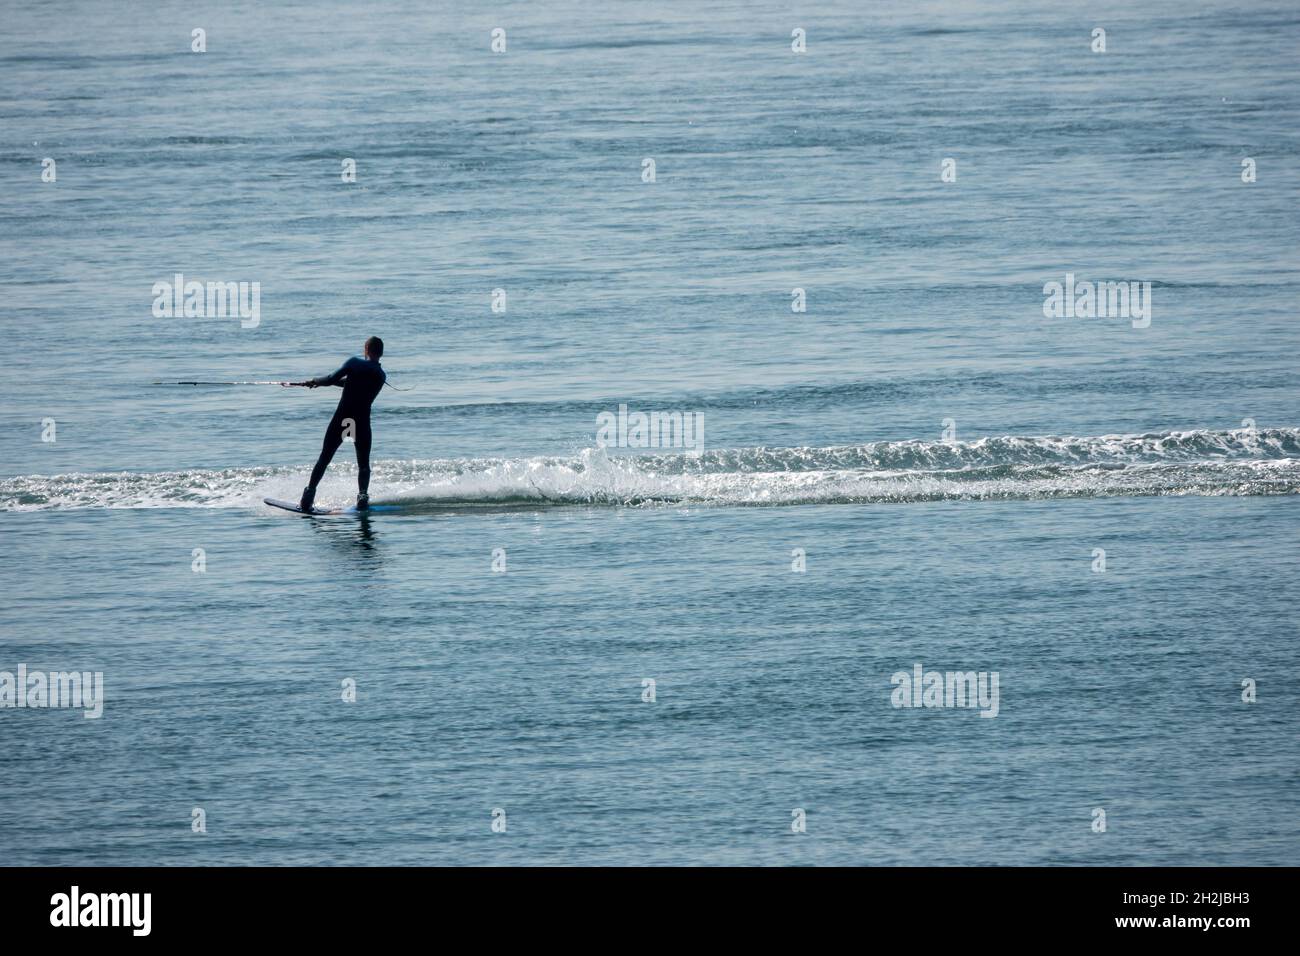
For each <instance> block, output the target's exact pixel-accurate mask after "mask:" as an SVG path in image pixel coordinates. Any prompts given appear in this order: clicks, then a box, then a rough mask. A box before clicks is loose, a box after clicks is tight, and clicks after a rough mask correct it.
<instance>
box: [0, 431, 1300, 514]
mask: <svg viewBox="0 0 1300 956" xmlns="http://www.w3.org/2000/svg"><path fill="white" fill-rule="evenodd" d="M306 470H307V469H306V468H305V467H299V468H294V467H273V468H227V469H220V470H191V471H171V472H154V473H143V474H137V473H128V472H117V473H103V474H68V475H53V476H40V475H30V476H21V477H16V478H6V479H2V480H0V510H7V511H39V510H45V509H69V508H236V507H252V506H260V505H261V500H262V498H263V497H281V498H296V497H297V494H298V492H299V490H301V487H302V485H303V482H304V478H305V475H306ZM354 474H355V466H343V465H340V466H338V467H336V468H335V469H333V470H332V471H331V477H330V478H329V479H327V481H326V482H325V483H324V484H323V485H322V487H321V494H320V495H319V496H318V499H317V500H318V503H324V504H329V503H335V502H341V501H345V500H347V499H348V498H349V497H350V495H351V494H353V493H354V491H353V489H354V488H355V485H354V484H353V481H354V478H353V477H352V476H353V475H354ZM372 488H373V489H374V491H375V492H376V494H375V501H376V503H381V502H382V503H398V504H402V505H404V506H405V507H406V508H408V509H410V510H413V511H419V510H430V511H435V510H439V509H445V508H450V507H455V508H468V507H473V506H487V507H516V506H517V507H533V508H536V507H553V506H558V505H616V506H638V505H654V504H700V505H718V506H729V505H730V506H745V505H750V506H752V505H797V504H855V503H872V502H921V501H941V500H999V499H1050V498H1085V497H1113V496H1141V495H1285V494H1296V493H1297V492H1300V429H1295V428H1274V429H1260V430H1258V431H1249V430H1234V431H1186V432H1169V433H1165V434H1146V435H1102V436H1098V437H1085V438H1074V437H1068V438H1063V437H1039V438H1018V437H1001V438H981V439H979V440H977V441H971V442H952V443H947V442H929V441H897V442H870V443H868V444H865V445H852V446H840V447H830V448H735V449H720V450H717V451H707V452H704V453H703V454H700V455H698V456H692V455H685V454H622V453H620V454H608V453H607V452H606V451H605V450H603V449H588V450H585V451H582V452H580V453H578V454H576V455H571V456H567V457H535V458H465V459H429V460H412V461H387V462H378V463H376V465H375V467H374V475H373V478H372Z"/></svg>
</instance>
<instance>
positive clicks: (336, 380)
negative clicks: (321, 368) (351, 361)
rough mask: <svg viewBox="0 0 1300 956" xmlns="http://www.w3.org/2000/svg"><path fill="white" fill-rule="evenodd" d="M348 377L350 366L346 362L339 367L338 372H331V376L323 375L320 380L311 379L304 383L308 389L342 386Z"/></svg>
mask: <svg viewBox="0 0 1300 956" xmlns="http://www.w3.org/2000/svg"><path fill="white" fill-rule="evenodd" d="M347 377H348V365H347V363H346V362H344V363H343V364H342V365H341V366H339V368H338V371H335V372H331V373H330V374H329V375H322V376H321V377H320V378H309V379H307V381H305V382H303V384H304V385H306V386H307V387H308V388H320V387H321V386H322V385H342V384H343V380H344V379H345V378H347Z"/></svg>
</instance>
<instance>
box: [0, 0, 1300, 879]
mask: <svg viewBox="0 0 1300 956" xmlns="http://www.w3.org/2000/svg"><path fill="white" fill-rule="evenodd" d="M3 6H4V10H3V13H2V15H3V20H4V26H3V28H0V79H2V80H3V82H2V83H0V224H2V225H3V229H2V230H0V292H2V293H3V295H2V296H0V330H2V331H3V332H4V340H5V342H6V343H7V345H8V354H7V356H6V359H5V368H4V372H3V381H4V395H5V401H4V402H3V404H2V405H0V512H2V513H0V534H2V535H3V538H2V539H0V542H2V546H0V575H3V581H4V585H5V595H6V596H5V600H4V601H3V603H2V604H0V672H16V671H17V669H18V667H19V665H20V664H25V665H27V667H28V669H29V670H32V671H36V670H44V671H71V670H76V671H100V672H102V673H103V681H104V700H103V715H102V716H101V717H100V718H99V719H85V718H84V717H83V716H82V713H81V712H79V711H78V710H75V709H36V708H23V709H6V708H2V707H0V742H3V746H0V862H3V863H18V864H26V863H94V864H101V863H102V864H207V863H221V864H236V863H238V864H248V863H339V864H390V863H465V864H642V863H655V864H724V863H737V864H751V863H763V864H983V863H996V864H1047V863H1070V864H1126V865H1138V864H1141V865H1149V864H1284V863H1294V862H1295V860H1296V855H1297V850H1298V849H1300V822H1298V821H1300V813H1298V812H1297V811H1300V734H1298V732H1297V731H1298V730H1300V686H1298V685H1297V681H1296V674H1297V673H1300V649H1298V648H1297V636H1298V635H1297V616H1296V610H1295V600H1296V594H1297V593H1298V592H1300V551H1298V550H1297V541H1298V538H1297V532H1300V497H1297V495H1298V493H1300V389H1298V388H1297V376H1296V355H1297V350H1298V347H1300V327H1298V326H1297V317H1296V302H1297V293H1298V292H1300V220H1298V218H1297V208H1298V205H1300V162H1297V152H1298V149H1300V11H1297V10H1296V9H1295V7H1294V5H1292V4H1289V3H1244V4H1238V3H1209V4H1191V5H1188V4H1185V3H1173V2H1170V3H1143V4H1139V5H1136V6H1135V5H1133V4H1130V3H1100V4H1096V3H1089V4H1083V3H1049V2H1039V3H1031V4H1019V3H1017V4H1010V3H980V4H974V3H971V4H965V3H923V4H917V3H896V4H894V3H891V4H879V5H877V4H871V5H866V4H860V3H851V2H837V3H830V4H819V5H817V8H816V10H815V11H811V10H810V11H808V12H792V11H791V9H790V7H789V5H787V4H779V3H766V2H764V3H728V4H720V5H708V6H707V7H705V6H701V5H698V4H691V3H672V4H660V3H608V4H600V5H588V4H579V3H574V2H567V0H566V2H561V3H547V4H535V3H503V4H494V5H491V6H490V8H488V7H482V6H480V5H470V4H465V5H455V6H452V7H450V8H442V7H441V6H438V7H433V6H431V5H427V4H420V3H392V2H377V3H376V2H372V3H354V2H329V3H312V4H305V3H304V4H283V5H274V6H269V5H266V4H262V3H253V2H241V3H231V4H223V5H220V7H219V8H213V9H209V10H205V11H204V12H203V13H202V14H198V13H195V12H193V10H192V9H191V5H188V4H180V3H164V4H158V5H155V4H150V5H116V4H114V5H104V4H96V3H89V2H86V3H55V4H47V5H39V6H34V7H33V6H24V5H19V4H17V3H8V2H6V3H4V4H3ZM200 27H201V28H203V29H204V30H206V44H207V50H206V52H205V53H202V54H199V53H194V52H191V49H190V44H191V31H192V30H194V29H195V28H200ZM1095 27H1103V28H1104V29H1105V30H1106V44H1107V50H1106V52H1105V53H1104V54H1103V53H1094V52H1092V50H1091V49H1090V45H1091V43H1092V42H1093V41H1092V37H1091V35H1092V31H1093V29H1094V28H1095ZM494 28H502V29H504V30H505V35H506V43H507V47H506V51H505V52H504V53H501V54H496V53H493V52H492V49H491V42H492V37H491V34H492V31H493V29H494ZM796 28H802V29H803V30H805V31H806V37H807V52H806V53H805V54H796V53H794V52H792V50H791V42H792V40H791V32H792V31H793V30H795V29H796ZM47 157H48V158H51V159H53V160H54V161H55V164H56V166H55V168H56V173H57V179H56V181H54V182H42V178H41V174H42V160H44V159H45V158H47ZM948 158H951V159H954V160H955V170H956V180H955V181H954V182H944V181H942V180H941V177H940V172H941V163H942V162H943V160H945V159H948ZM345 159H353V160H355V164H356V182H354V183H345V182H343V181H342V176H341V171H342V168H343V165H342V164H343V160H345ZM646 159H652V160H653V161H654V170H655V176H654V179H655V181H654V182H646V181H644V180H643V169H644V163H643V161H644V160H646ZM1245 159H1252V160H1254V163H1255V170H1256V181H1255V182H1250V183H1246V182H1243V181H1242V172H1243V160H1245ZM177 273H181V274H183V275H184V276H185V278H186V279H187V280H190V279H195V280H199V281H205V282H206V281H221V282H250V283H251V282H257V283H259V284H260V285H259V289H260V312H259V314H258V317H257V324H256V325H255V326H251V327H247V328H245V327H243V324H241V322H240V320H239V319H238V318H194V317H191V318H185V317H183V316H173V317H161V318H160V317H157V316H155V315H154V312H153V308H152V306H153V301H154V293H153V291H152V289H153V286H154V284H155V283H159V282H171V281H173V277H174V276H175V275H176V274H177ZM1067 273H1071V274H1073V275H1074V276H1075V277H1076V279H1077V280H1079V281H1082V280H1091V281H1104V280H1112V281H1132V282H1138V283H1142V282H1149V283H1150V303H1151V316H1150V318H1151V321H1150V324H1149V326H1147V327H1134V323H1132V322H1130V320H1129V319H1128V318H1047V317H1045V315H1044V310H1043V303H1044V291H1043V286H1044V284H1045V283H1048V282H1052V281H1057V282H1062V283H1064V282H1065V279H1066V274H1067ZM795 289H802V290H804V296H805V299H806V311H803V312H796V311H792V308H791V303H792V293H793V290H795ZM494 290H503V291H504V294H505V303H506V305H505V309H504V311H494V309H493V307H492V306H493V297H494ZM244 324H247V323H244ZM1138 324H1139V325H1140V324H1141V323H1138ZM372 334H377V335H380V336H382V337H383V338H384V340H385V342H386V345H387V350H386V354H385V356H384V365H385V367H386V368H387V369H388V372H389V377H390V381H391V382H392V383H393V384H395V385H398V386H401V387H402V388H404V389H405V388H408V387H409V389H410V390H409V391H401V392H399V391H394V390H385V392H384V393H383V394H382V395H381V396H380V398H379V400H378V401H377V403H376V406H375V417H374V429H375V452H374V454H375V458H376V459H377V463H376V466H375V475H374V480H373V486H372V494H373V495H374V498H375V500H376V501H379V502H384V503H388V504H398V505H401V510H398V511H395V512H390V513H383V514H376V515H374V516H372V517H370V518H366V519H360V518H357V517H352V516H340V517H335V518H328V519H315V520H314V519H306V518H302V517H298V516H294V515H290V514H286V513H283V512H275V511H272V510H271V509H268V508H266V507H265V506H263V505H262V504H261V500H262V498H263V497H265V496H273V497H296V495H297V493H298V492H299V491H300V489H301V487H302V485H303V483H304V481H305V476H306V473H307V470H308V468H309V467H310V464H311V462H312V461H313V459H314V457H315V455H316V452H317V450H318V448H319V445H320V441H321V437H322V434H323V430H324V426H325V423H326V421H327V420H328V417H329V415H330V412H331V411H332V408H333V399H334V397H335V396H334V395H331V394H329V393H328V392H327V391H325V390H321V391H310V392H309V391H307V390H300V389H291V390H290V389H280V388H276V387H274V386H270V387H266V386H244V387H190V386H182V387H167V386H157V385H152V384H150V383H153V382H157V381H178V380H194V379H201V380H263V379H285V378H292V379H301V378H305V377H308V376H315V375H321V374H324V373H326V372H328V371H331V370H332V369H334V368H335V367H337V366H338V365H339V364H340V363H341V362H342V360H343V359H345V358H346V357H347V356H349V355H352V354H357V353H358V352H359V351H360V348H361V343H362V341H363V340H364V339H365V338H366V336H368V335H372ZM620 404H622V405H627V406H628V407H629V409H630V410H631V411H638V410H639V411H644V412H650V411H663V412H682V413H685V414H692V415H695V414H697V415H702V418H703V422H704V443H703V444H704V451H703V453H701V454H690V453H683V450H682V449H671V450H668V451H656V450H651V449H641V448H608V449H601V448H598V447H597V440H596V438H597V416H599V415H601V413H603V412H613V413H617V411H618V408H619V406H620ZM51 422H52V424H51ZM43 437H44V438H54V439H55V440H53V441H48V440H42V439H43ZM354 489H355V466H354V464H353V462H352V460H351V449H350V446H347V445H345V446H344V447H343V449H342V450H341V451H340V453H339V456H338V457H337V459H336V464H335V466H334V467H333V468H332V469H331V471H330V473H329V475H328V477H327V479H326V481H325V483H324V484H323V485H322V488H321V492H320V498H321V500H322V501H323V502H324V503H327V504H346V503H347V502H348V501H349V499H350V496H351V494H352V493H353V492H354ZM196 549H201V550H200V551H199V552H198V554H197V555H196ZM1098 549H1100V550H1101V551H1104V558H1099V557H1098V554H1099V552H1098ZM1102 560H1104V570H1099V562H1100V561H1102ZM494 562H495V564H496V567H498V568H501V567H504V573H500V572H499V571H494V570H493V567H494ZM799 564H802V565H803V567H804V568H805V570H803V571H802V573H800V572H799V571H796V570H794V567H795V566H797V565H799ZM196 567H197V568H199V570H195V568H196ZM917 664H921V665H922V666H923V668H924V669H925V670H936V671H941V672H947V671H954V672H957V671H960V672H966V671H976V672H985V673H989V674H991V673H993V672H996V673H997V674H998V678H999V684H998V687H999V694H1000V696H999V699H998V709H997V716H996V717H995V718H993V719H982V718H981V717H980V716H979V713H980V712H979V709H972V708H965V709H963V708H955V707H954V708H924V707H923V708H911V707H907V708H899V707H895V706H893V702H892V700H891V695H892V694H893V692H894V685H893V683H892V682H891V677H892V676H893V675H894V674H896V673H897V672H900V671H901V672H906V673H908V674H911V673H912V671H913V668H914V666H915V665H917ZM650 680H652V681H653V682H654V683H653V696H654V700H653V701H649V700H645V699H643V697H646V696H650V693H649V691H650V689H651V687H650V686H649V685H647V682H648V681H650ZM2 681H3V678H2V677H0V682H2ZM1244 681H1253V682H1254V685H1253V686H1254V688H1255V693H1256V695H1257V700H1256V702H1254V703H1247V702H1245V701H1243V699H1242V698H1243V682H1244ZM345 682H355V693H356V700H355V702H353V703H348V702H345V701H344V700H343V699H342V697H343V695H344V685H345ZM348 686H351V685H350V684H349V685H348ZM0 690H2V688H0ZM196 808H197V809H201V810H202V816H203V818H204V820H205V823H206V830H207V832H206V833H195V832H193V830H192V821H193V819H194V814H195V810H196ZM497 810H500V811H504V817H505V819H506V820H507V821H508V824H507V827H506V831H505V832H504V833H499V832H493V827H492V822H493V813H494V811H497ZM796 810H803V811H805V813H806V824H807V832H805V833H796V832H793V831H792V826H791V824H792V820H794V819H795V817H794V816H793V811H796ZM1098 810H1103V811H1104V813H1105V820H1106V832H1104V833H1098V832H1094V827H1095V821H1096V819H1097V813H1096V811H1098ZM500 816H501V814H498V817H500Z"/></svg>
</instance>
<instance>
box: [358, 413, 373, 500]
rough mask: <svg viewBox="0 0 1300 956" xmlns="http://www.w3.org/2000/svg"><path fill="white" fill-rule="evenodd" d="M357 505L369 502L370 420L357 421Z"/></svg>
mask: <svg viewBox="0 0 1300 956" xmlns="http://www.w3.org/2000/svg"><path fill="white" fill-rule="evenodd" d="M356 439H357V492H358V494H357V507H358V508H363V509H364V508H366V507H368V506H369V504H370V420H369V419H366V420H365V421H360V422H357V431H356Z"/></svg>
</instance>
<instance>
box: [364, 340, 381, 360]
mask: <svg viewBox="0 0 1300 956" xmlns="http://www.w3.org/2000/svg"><path fill="white" fill-rule="evenodd" d="M383 354H384V340H383V339H381V338H380V337H379V336H377V335H372V336H370V338H368V339H366V358H368V359H370V360H371V361H372V362H378V361H379V357H380V356H381V355H383Z"/></svg>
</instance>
